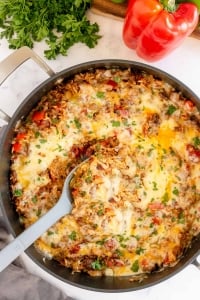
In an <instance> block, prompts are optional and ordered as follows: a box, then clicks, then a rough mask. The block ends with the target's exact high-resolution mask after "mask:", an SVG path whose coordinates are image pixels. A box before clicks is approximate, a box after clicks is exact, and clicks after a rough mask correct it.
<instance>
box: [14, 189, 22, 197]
mask: <svg viewBox="0 0 200 300" xmlns="http://www.w3.org/2000/svg"><path fill="white" fill-rule="evenodd" d="M13 194H14V196H15V197H21V196H22V194H23V192H22V190H20V189H16V190H14V193H13Z"/></svg>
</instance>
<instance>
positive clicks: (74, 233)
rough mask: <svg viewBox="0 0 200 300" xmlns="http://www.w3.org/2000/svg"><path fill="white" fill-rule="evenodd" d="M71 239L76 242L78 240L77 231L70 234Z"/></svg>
mask: <svg viewBox="0 0 200 300" xmlns="http://www.w3.org/2000/svg"><path fill="white" fill-rule="evenodd" d="M69 239H70V240H72V241H76V239H77V233H76V231H74V230H73V231H72V232H71V233H70V234H69Z"/></svg>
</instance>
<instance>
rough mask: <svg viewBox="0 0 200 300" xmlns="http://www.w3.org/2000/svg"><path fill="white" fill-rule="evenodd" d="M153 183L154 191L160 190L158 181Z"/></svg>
mask: <svg viewBox="0 0 200 300" xmlns="http://www.w3.org/2000/svg"><path fill="white" fill-rule="evenodd" d="M152 184H153V191H157V190H158V187H157V183H156V182H155V181H153V182H152Z"/></svg>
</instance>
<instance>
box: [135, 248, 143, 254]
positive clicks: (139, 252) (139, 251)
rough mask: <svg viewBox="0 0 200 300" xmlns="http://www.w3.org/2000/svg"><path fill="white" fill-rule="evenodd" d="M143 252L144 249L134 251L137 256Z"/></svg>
mask: <svg viewBox="0 0 200 300" xmlns="http://www.w3.org/2000/svg"><path fill="white" fill-rule="evenodd" d="M144 251H145V249H144V248H142V247H139V248H137V249H136V251H135V253H136V254H138V255H140V254H142V253H144Z"/></svg>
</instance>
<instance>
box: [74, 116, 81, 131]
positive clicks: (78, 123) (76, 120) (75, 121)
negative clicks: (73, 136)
mask: <svg viewBox="0 0 200 300" xmlns="http://www.w3.org/2000/svg"><path fill="white" fill-rule="evenodd" d="M74 124H75V126H76V128H77V129H80V128H81V123H80V121H79V120H78V119H77V118H75V119H74Z"/></svg>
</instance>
